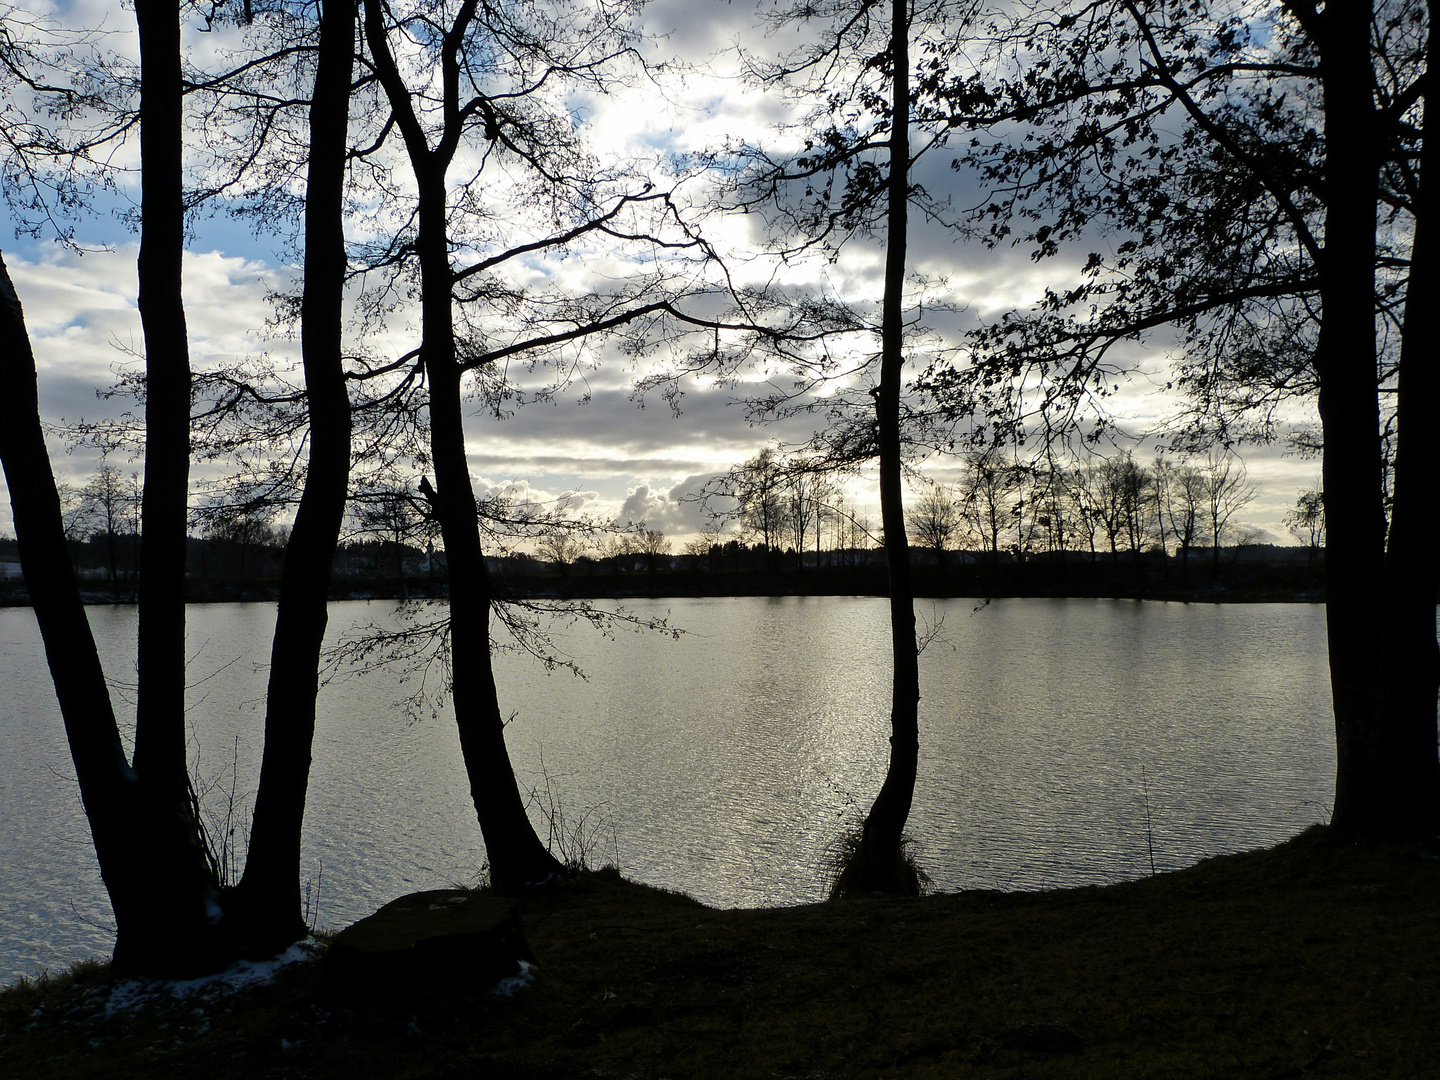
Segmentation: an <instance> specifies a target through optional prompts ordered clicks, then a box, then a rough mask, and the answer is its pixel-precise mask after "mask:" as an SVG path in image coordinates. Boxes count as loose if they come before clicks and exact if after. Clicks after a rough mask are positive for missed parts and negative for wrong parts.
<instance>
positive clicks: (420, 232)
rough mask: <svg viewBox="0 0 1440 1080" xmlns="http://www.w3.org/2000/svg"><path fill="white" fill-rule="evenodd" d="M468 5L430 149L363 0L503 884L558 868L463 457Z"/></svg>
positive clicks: (371, 5)
mask: <svg viewBox="0 0 1440 1080" xmlns="http://www.w3.org/2000/svg"><path fill="white" fill-rule="evenodd" d="M475 10H476V0H464V3H463V4H462V5H461V8H460V11H459V12H458V13H457V15H456V18H455V22H454V24H453V25H452V26H451V27H450V28H449V30H448V31H447V32H446V34H445V38H444V48H445V50H446V56H445V58H444V62H443V64H442V71H443V76H442V78H443V86H442V87H441V93H442V95H443V115H444V117H445V128H444V131H443V132H442V134H441V136H440V140H439V143H438V145H437V146H436V147H435V148H434V149H432V148H431V147H430V146H429V143H428V142H427V140H426V137H425V133H424V129H423V128H422V127H421V125H420V121H419V118H418V116H417V115H416V113H415V104H414V101H413V100H412V98H411V96H410V91H409V89H408V88H407V87H406V85H405V83H404V80H403V79H402V78H401V76H400V73H399V70H398V68H397V67H396V65H395V60H394V56H393V55H392V53H391V51H390V45H389V41H388V38H387V37H386V31H385V26H384V21H383V17H382V15H383V12H382V7H381V5H380V4H379V3H378V2H377V0H366V3H365V38H366V41H367V42H368V43H369V45H370V51H371V54H372V55H373V57H374V62H375V67H376V71H377V74H378V76H379V79H380V82H381V85H382V86H383V87H384V90H385V94H386V97H387V98H388V99H389V102H390V107H391V109H392V110H393V112H394V115H395V122H396V125H397V126H398V127H399V129H400V132H401V135H402V136H403V138H404V139H405V148H406V153H407V155H408V156H409V159H410V166H411V169H412V170H413V172H414V175H415V183H416V187H417V189H418V207H417V219H418V227H417V232H416V237H415V252H416V255H417V257H418V259H419V263H420V319H421V339H420V362H421V364H422V366H423V367H424V370H425V377H426V381H427V383H428V385H429V389H430V447H431V459H432V465H433V468H434V470H435V490H434V491H433V493H432V502H433V506H434V509H435V512H436V514H437V515H438V517H439V519H440V532H441V536H442V537H443V538H444V541H445V562H446V566H447V568H448V572H449V591H450V660H451V665H450V666H451V676H452V684H451V693H452V698H453V701H454V705H455V722H456V725H457V727H458V728H459V733H460V749H461V752H462V754H463V755H464V758H465V771H466V774H467V776H468V778H469V781H470V795H471V798H472V799H473V800H474V803H475V813H476V817H477V818H478V819H479V822H480V831H481V834H482V835H483V836H484V838H485V852H486V855H487V857H488V858H489V861H490V874H491V880H492V882H493V883H494V885H495V886H496V887H497V888H499V889H502V890H510V889H514V888H518V887H519V886H521V885H524V884H526V883H529V882H538V881H542V880H544V879H545V878H547V877H549V876H551V875H552V874H554V873H556V872H557V871H559V870H560V869H561V866H560V863H559V862H558V860H556V859H555V857H554V856H553V855H551V854H550V852H549V851H547V850H546V849H545V845H544V844H542V843H541V842H540V839H539V837H538V836H536V834H535V829H534V826H533V825H531V823H530V819H529V817H528V816H527V815H526V813H525V804H524V802H523V800H522V799H521V798H520V790H519V786H518V784H517V783H516V780H515V770H514V768H513V767H512V766H511V764H510V755H509V752H508V751H507V749H506V747H505V722H504V718H503V717H502V716H501V713H500V703H499V699H498V697H497V696H496V691H495V672H494V667H493V665H492V663H491V658H490V604H491V594H490V583H489V574H488V572H487V570H486V567H485V558H484V555H483V553H482V551H481V547H480V524H479V515H478V513H477V508H476V503H475V491H474V489H473V488H472V487H471V485H470V469H469V463H468V460H467V458H466V455H465V430H464V410H463V406H462V401H461V393H460V382H461V377H462V374H463V372H462V370H461V367H460V365H459V363H458V362H457V361H456V357H455V330H454V312H453V310H452V306H451V305H452V299H451V291H452V288H453V285H454V278H453V272H452V270H451V266H450V250H449V241H448V224H447V221H446V212H447V210H446V203H445V173H446V170H447V169H448V167H449V164H450V161H451V160H452V158H453V157H454V155H455V151H456V149H457V147H458V146H459V140H460V131H461V123H462V120H461V111H460V107H459V103H458V98H459V78H460V66H459V63H458V59H457V54H458V51H459V48H460V44H461V42H462V41H463V39H464V35H465V31H466V28H467V26H468V25H469V23H470V21H471V20H472V19H473V18H474V13H475Z"/></svg>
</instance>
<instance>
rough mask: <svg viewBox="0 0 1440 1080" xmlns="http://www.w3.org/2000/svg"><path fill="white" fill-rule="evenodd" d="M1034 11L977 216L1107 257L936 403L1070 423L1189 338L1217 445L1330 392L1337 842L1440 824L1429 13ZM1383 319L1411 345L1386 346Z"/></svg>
mask: <svg viewBox="0 0 1440 1080" xmlns="http://www.w3.org/2000/svg"><path fill="white" fill-rule="evenodd" d="M1010 14H1011V13H1009V12H1007V13H1006V17H1008V16H1009V15H1010ZM1013 15H1014V19H1013V21H1012V22H1009V23H1008V24H1007V23H1005V20H1004V18H1002V17H999V16H997V19H996V23H997V27H999V29H998V30H997V34H996V37H997V47H996V49H995V50H994V52H993V54H992V57H991V59H992V60H993V61H994V62H995V63H996V64H997V65H999V66H1001V67H1003V68H1005V71H1004V75H1009V76H1014V77H1010V78H1006V77H1003V76H1001V77H997V78H995V79H994V80H991V84H990V87H989V99H988V100H987V101H986V102H985V105H984V108H983V109H977V110H976V112H974V113H969V114H958V115H957V117H956V119H957V122H959V123H964V122H966V121H967V120H968V119H973V118H975V117H976V116H977V115H979V114H981V113H983V114H984V117H985V120H986V122H987V123H988V124H989V125H991V126H990V127H989V130H990V131H991V132H994V133H995V137H993V138H992V137H990V136H980V137H977V138H976V140H975V142H974V144H973V149H972V152H971V153H969V154H968V155H967V157H968V159H969V161H970V162H971V163H972V164H973V165H975V166H976V167H977V168H978V169H979V170H980V175H981V176H982V178H983V179H984V180H985V181H988V185H989V190H990V192H991V193H993V196H994V197H993V198H983V199H982V200H980V203H979V205H980V217H981V219H982V220H984V221H986V222H988V223H989V226H990V236H991V238H992V239H993V240H994V241H995V242H1006V241H1008V239H1009V238H1010V237H1012V235H1013V236H1015V237H1017V238H1018V240H1017V242H1020V243H1024V244H1026V245H1028V246H1029V247H1030V248H1031V250H1032V252H1033V254H1034V255H1035V257H1036V258H1046V257H1049V256H1051V255H1054V254H1057V253H1059V252H1061V251H1068V250H1071V249H1072V248H1073V247H1075V246H1081V251H1087V250H1088V251H1089V252H1090V254H1089V255H1088V258H1085V259H1084V262H1083V272H1082V274H1081V276H1080V278H1079V279H1078V280H1077V281H1076V282H1075V283H1074V284H1073V286H1072V287H1070V288H1065V289H1055V290H1052V291H1048V292H1047V293H1046V295H1045V297H1044V298H1043V300H1042V301H1041V302H1040V304H1039V305H1037V307H1036V309H1035V310H1034V311H1033V312H1031V313H1030V314H1029V315H1026V316H1022V317H1011V318H1006V319H1001V320H997V321H996V322H994V323H992V324H990V325H989V326H987V327H985V328H984V329H983V330H982V331H980V332H979V333H978V334H977V335H975V336H974V338H973V339H972V343H973V344H974V345H975V352H974V353H973V354H972V355H973V356H974V357H975V359H976V361H977V363H976V365H975V366H974V367H973V368H970V369H968V374H967V372H966V371H962V370H960V369H957V368H954V367H953V366H949V365H946V364H940V365H937V368H936V371H935V373H934V375H935V378H933V379H932V380H927V386H929V387H930V388H932V389H934V390H935V391H936V392H937V393H939V394H940V395H941V396H942V397H943V396H944V395H945V393H946V392H952V393H953V394H954V399H955V406H956V408H958V409H962V410H970V409H973V408H975V407H976V406H977V403H979V404H980V405H983V406H984V407H985V408H987V409H988V410H989V411H990V412H991V413H992V414H993V415H997V416H1004V417H1008V418H1010V419H1011V421H1013V422H1019V421H1020V419H1021V418H1028V420H1029V421H1031V422H1034V421H1036V420H1037V418H1038V415H1039V414H1040V413H1044V414H1046V416H1047V420H1046V423H1047V425H1049V426H1053V425H1054V424H1057V423H1060V422H1064V421H1065V420H1066V418H1073V417H1074V416H1075V415H1076V413H1078V412H1080V411H1084V410H1086V409H1088V408H1089V407H1090V406H1091V405H1092V404H1094V403H1096V402H1101V403H1103V401H1104V400H1105V398H1106V397H1107V396H1108V395H1109V394H1111V393H1113V392H1114V390H1115V388H1116V387H1117V385H1118V377H1120V376H1121V369H1122V367H1123V365H1122V364H1121V363H1119V362H1117V361H1116V360H1115V355H1116V354H1115V353H1114V352H1113V351H1112V346H1114V345H1115V344H1117V343H1119V342H1122V341H1129V340H1134V339H1137V338H1143V337H1145V336H1147V335H1148V334H1150V333H1152V332H1154V331H1156V330H1158V329H1160V328H1165V329H1166V330H1167V332H1172V333H1174V332H1178V334H1179V336H1180V337H1181V339H1182V340H1183V343H1184V357H1185V359H1184V360H1183V361H1182V363H1181V367H1180V371H1179V379H1178V381H1179V383H1180V385H1181V386H1182V387H1184V388H1185V389H1188V390H1189V391H1191V392H1192V394H1193V395H1194V400H1195V402H1196V405H1195V410H1194V415H1195V418H1196V420H1197V424H1198V427H1199V430H1200V433H1201V435H1202V436H1204V437H1209V438H1219V439H1221V440H1222V441H1223V440H1224V439H1225V438H1227V437H1229V432H1230V430H1231V429H1232V428H1233V427H1235V426H1236V425H1239V426H1240V427H1241V429H1242V430H1243V429H1244V428H1245V426H1246V425H1249V426H1250V428H1251V430H1253V431H1256V432H1257V433H1258V434H1260V435H1262V436H1264V435H1268V434H1270V433H1272V432H1273V431H1274V430H1275V425H1276V410H1277V408H1278V406H1279V405H1280V404H1281V403H1282V402H1285V401H1286V400H1288V399H1291V398H1294V397H1296V396H1303V397H1306V398H1308V399H1310V400H1311V401H1313V402H1314V403H1315V406H1316V408H1317V410H1318V413H1319V418H1320V433H1321V442H1322V478H1323V490H1324V496H1325V505H1326V508H1327V511H1328V515H1329V520H1328V536H1327V540H1328V543H1327V559H1326V575H1327V605H1326V620H1327V633H1328V638H1329V647H1330V669H1331V689H1332V697H1333V700H1334V712H1335V720H1336V742H1337V774H1336V802H1335V812H1334V823H1335V825H1336V826H1337V827H1339V828H1342V829H1353V830H1357V831H1360V832H1364V833H1369V834H1378V833H1392V832H1397V831H1398V832H1404V833H1413V834H1416V835H1420V834H1424V835H1429V834H1430V833H1433V831H1434V829H1435V827H1436V824H1437V822H1440V762H1437V758H1436V741H1437V723H1436V699H1437V690H1440V647H1437V642H1436V636H1435V611H1434V597H1435V595H1436V589H1437V584H1440V580H1437V574H1440V567H1437V561H1436V560H1435V559H1434V558H1433V557H1431V554H1430V547H1429V544H1430V541H1429V539H1428V538H1430V537H1433V535H1434V530H1433V528H1432V527H1431V525H1432V522H1431V515H1432V514H1433V512H1434V511H1433V502H1434V500H1433V499H1431V498H1430V497H1429V495H1428V492H1429V490H1430V489H1431V488H1433V485H1434V482H1435V477H1436V476H1437V475H1440V441H1437V440H1436V439H1435V438H1434V437H1433V436H1432V435H1431V434H1430V432H1429V427H1430V426H1431V423H1430V420H1429V417H1428V412H1429V410H1430V408H1431V407H1432V404H1433V402H1434V401H1435V400H1436V399H1437V394H1440V382H1437V380H1440V373H1437V371H1436V368H1435V365H1434V364H1431V363H1429V362H1428V360H1426V359H1424V357H1425V356H1428V354H1429V352H1430V351H1433V350H1431V348H1430V346H1429V342H1430V339H1431V337H1432V336H1433V335H1431V334H1430V333H1429V330H1428V326H1429V319H1430V318H1431V317H1432V316H1431V314H1430V312H1431V308H1432V304H1431V299H1430V298H1431V297H1433V295H1434V254H1433V247H1434V240H1433V229H1434V223H1433V218H1434V215H1433V204H1434V198H1435V195H1434V189H1435V177H1436V176H1437V175H1440V172H1437V169H1436V168H1434V167H1427V165H1429V163H1430V162H1432V161H1433V158H1434V154H1435V153H1436V151H1435V149H1434V147H1433V145H1432V144H1431V143H1430V142H1427V141H1426V140H1425V138H1424V129H1425V123H1426V121H1427V120H1428V118H1429V113H1430V109H1429V98H1430V95H1429V94H1427V93H1426V92H1425V89H1426V86H1427V82H1428V79H1429V64H1430V62H1431V59H1432V57H1433V54H1434V49H1435V41H1434V34H1433V33H1432V32H1431V25H1430V12H1429V9H1428V6H1426V5H1422V4H1418V3H1406V2H1402V3H1399V4H1394V5H1390V4H1355V3H1352V4H1325V5H1321V4H1318V3H1316V2H1313V0H1292V2H1287V3H1284V4H1282V5H1279V6H1277V7H1276V8H1275V9H1273V12H1272V13H1271V15H1270V17H1269V18H1266V19H1263V20H1257V19H1256V18H1255V16H1254V12H1253V11H1251V10H1250V9H1247V8H1243V7H1242V8H1235V7H1233V6H1229V5H1212V4H1208V3H1190V2H1182V0H1114V2H1107V3H1102V4H1092V3H1087V2H1080V3H1075V4H1064V5H1061V6H1060V7H1059V9H1056V8H1053V7H1050V6H1044V7H1043V9H1042V8H1041V7H1039V6H1037V7H1036V8H1034V9H1027V8H1020V9H1014V11H1013ZM955 81H956V83H957V85H961V84H963V85H967V86H970V85H973V82H974V76H972V75H971V74H970V69H967V70H966V71H965V72H963V73H957V74H956V76H955ZM1002 133H1003V134H1002ZM1101 228H1109V229H1112V230H1114V233H1115V235H1116V243H1114V244H1113V245H1111V247H1110V249H1109V252H1108V253H1101V252H1100V251H1098V250H1097V247H1098V245H1095V244H1094V243H1093V242H1092V240H1091V237H1092V236H1093V234H1094V232H1096V231H1097V230H1099V229H1101ZM1382 229H1383V231H1382ZM1377 320H1378V321H1377ZM1377 327H1378V328H1379V329H1380V330H1382V331H1383V332H1384V333H1385V334H1386V335H1387V340H1389V341H1391V342H1393V341H1395V340H1398V341H1399V348H1398V350H1395V349H1393V347H1391V348H1387V349H1384V350H1382V348H1381V345H1380V339H1379V337H1378V335H1377ZM1032 376H1034V378H1033V379H1032ZM1382 402H1383V404H1382ZM1092 421H1094V422H1103V416H1094V417H1092ZM1387 428H1388V430H1389V431H1390V433H1391V435H1392V436H1393V445H1394V457H1393V460H1391V461H1389V462H1388V464H1389V468H1388V469H1387V455H1386V444H1385V438H1386V431H1387ZM1091 430H1092V431H1093V428H1092V429H1091ZM1387 473H1388V474H1393V494H1392V493H1391V481H1390V480H1389V478H1388V476H1387ZM1387 495H1390V497H1389V499H1388V501H1387Z"/></svg>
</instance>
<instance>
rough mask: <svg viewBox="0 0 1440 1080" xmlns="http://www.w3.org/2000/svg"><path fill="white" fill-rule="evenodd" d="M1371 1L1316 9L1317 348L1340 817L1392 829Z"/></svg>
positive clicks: (1339, 821) (1360, 825)
mask: <svg viewBox="0 0 1440 1080" xmlns="http://www.w3.org/2000/svg"><path fill="white" fill-rule="evenodd" d="M1369 18H1370V13H1369V5H1360V4H1339V5H1327V6H1326V8H1325V9H1324V12H1323V14H1321V15H1319V16H1317V20H1318V23H1319V33H1318V35H1317V37H1318V41H1317V44H1318V45H1319V50H1320V76H1321V84H1322V89H1323V94H1324V115H1325V120H1324V123H1325V145H1326V176H1325V198H1326V213H1325V246H1324V248H1323V251H1322V253H1321V257H1320V260H1319V267H1318V270H1319V276H1320V296H1321V307H1322V317H1321V323H1320V332H1319V337H1318V339H1317V342H1316V348H1315V368H1316V372H1317V374H1318V376H1319V383H1320V394H1319V411H1320V421H1321V426H1322V431H1323V436H1324V456H1323V459H1322V472H1323V477H1324V488H1325V505H1326V510H1327V515H1326V516H1327V522H1328V524H1329V555H1330V557H1329V558H1327V560H1326V564H1327V570H1326V579H1327V580H1326V584H1327V590H1326V612H1325V617H1326V629H1327V632H1328V636H1329V648H1330V683H1331V692H1332V695H1333V698H1334V706H1335V737H1336V758H1337V763H1336V777H1335V812H1334V817H1333V822H1334V824H1335V825H1336V826H1337V827H1338V828H1342V829H1353V830H1358V831H1361V832H1373V831H1376V830H1382V829H1384V828H1385V827H1386V822H1385V818H1386V817H1387V814H1386V812H1385V809H1384V808H1385V804H1386V802H1387V801H1388V796H1387V792H1386V788H1387V787H1388V785H1389V784H1391V783H1392V782H1393V778H1391V777H1389V776H1387V775H1386V774H1385V767H1384V766H1385V761H1384V755H1383V753H1382V747H1381V739H1380V730H1379V725H1380V713H1379V705H1380V702H1379V686H1378V682H1377V675H1378V673H1379V671H1380V670H1381V660H1382V657H1381V648H1380V639H1381V634H1379V633H1377V632H1376V630H1377V627H1376V625H1375V619H1376V616H1377V614H1378V606H1379V603H1380V601H1381V598H1382V595H1383V594H1382V585H1383V577H1382V562H1383V554H1384V544H1385V514H1384V505H1383V494H1384V491H1385V484H1384V463H1383V458H1382V455H1381V446H1380V435H1379V432H1380V416H1379V406H1378V403H1377V401H1376V394H1375V375H1376V355H1375V318H1374V311H1373V307H1372V304H1371V302H1370V300H1369V298H1370V297H1372V296H1374V295H1375V289H1374V285H1375V281H1374V278H1375V271H1374V267H1375V204H1376V197H1377V194H1378V161H1377V150H1378V147H1377V146H1376V145H1375V136H1374V133H1375V131H1376V130H1377V126H1378V125H1377V119H1376V117H1375V115H1374V104H1373V100H1372V96H1371V95H1372V74H1371V67H1370V49H1369V42H1370V25H1369Z"/></svg>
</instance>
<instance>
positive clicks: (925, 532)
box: [905, 484, 960, 566]
mask: <svg viewBox="0 0 1440 1080" xmlns="http://www.w3.org/2000/svg"><path fill="white" fill-rule="evenodd" d="M905 520H906V522H907V523H908V525H909V528H910V534H911V535H912V536H914V537H915V543H916V545H917V546H918V547H922V548H927V549H929V550H930V551H931V552H932V553H933V554H934V556H935V563H936V565H937V566H944V565H945V554H946V552H947V551H949V550H950V548H951V546H953V544H954V542H955V538H956V536H957V535H958V534H959V532H960V510H959V508H958V507H957V506H956V505H955V499H954V496H953V495H952V493H951V491H950V489H949V488H947V487H945V486H944V485H943V484H933V485H927V486H926V488H925V491H924V493H923V494H922V495H921V496H920V498H919V499H917V500H916V501H915V503H914V504H913V505H912V506H911V508H910V512H909V513H908V514H907V515H906V519H905Z"/></svg>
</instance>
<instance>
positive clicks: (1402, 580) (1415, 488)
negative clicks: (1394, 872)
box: [1311, 26, 1440, 837]
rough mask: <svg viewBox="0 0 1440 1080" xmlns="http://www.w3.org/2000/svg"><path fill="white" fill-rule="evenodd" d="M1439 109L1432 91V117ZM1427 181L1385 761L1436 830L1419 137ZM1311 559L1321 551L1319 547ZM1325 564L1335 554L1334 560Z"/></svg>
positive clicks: (1428, 346)
mask: <svg viewBox="0 0 1440 1080" xmlns="http://www.w3.org/2000/svg"><path fill="white" fill-rule="evenodd" d="M1433 30H1434V28H1433V26H1432V28H1431V31H1432V32H1431V36H1430V40H1429V42H1428V44H1427V48H1426V60H1427V63H1426V69H1427V70H1429V67H1430V64H1431V63H1432V62H1433V60H1434V58H1435V53H1436V48H1435V37H1434V32H1433ZM1432 111H1433V110H1431V108H1430V95H1428V94H1427V95H1426V98H1425V113H1424V115H1425V118H1426V119H1428V118H1429V115H1430V113H1431V112H1432ZM1421 147H1422V149H1421V156H1420V187H1419V192H1418V194H1417V197H1416V207H1415V232H1414V236H1413V237H1412V240H1411V251H1410V276H1409V281H1408V283H1407V288H1406V294H1405V295H1406V302H1405V322H1404V328H1403V336H1402V340H1401V346H1400V373H1399V380H1398V385H1397V391H1396V418H1395V432H1396V437H1395V446H1396V449H1395V464H1394V470H1395V472H1394V495H1393V500H1392V503H1391V515H1390V543H1389V550H1388V552H1387V553H1386V560H1385V605H1384V615H1383V624H1382V625H1383V630H1384V649H1383V663H1384V667H1383V669H1382V674H1381V676H1380V690H1381V708H1382V710H1383V713H1382V716H1383V723H1384V725H1385V731H1384V739H1385V743H1386V753H1385V754H1384V756H1385V757H1386V758H1387V759H1388V760H1387V762H1386V764H1385V766H1384V768H1385V771H1386V772H1388V773H1389V775H1390V782H1389V784H1388V786H1386V787H1385V789H1384V790H1386V791H1388V792H1389V793H1390V795H1391V803H1390V805H1389V806H1388V808H1387V809H1386V814H1387V815H1388V816H1389V817H1390V818H1391V819H1392V820H1393V822H1394V823H1395V826H1396V828H1397V830H1398V831H1401V832H1405V833H1409V834H1411V835H1420V836H1427V837H1428V836H1431V835H1433V834H1434V833H1435V832H1436V831H1437V829H1440V764H1437V759H1436V736H1437V730H1436V728H1437V725H1436V709H1435V702H1436V694H1437V692H1440V649H1437V645H1436V638H1435V599H1436V593H1437V590H1440V562H1437V560H1436V557H1435V547H1434V545H1435V537H1436V535H1437V529H1440V508H1437V505H1436V501H1435V495H1434V485H1435V482H1436V478H1437V477H1440V439H1437V437H1436V433H1435V431H1434V421H1433V419H1432V418H1431V416H1430V415H1429V410H1431V409H1433V407H1434V404H1435V402H1436V401H1440V372H1437V370H1436V365H1435V359H1434V356H1433V349H1434V332H1433V328H1432V326H1431V323H1430V320H1431V319H1433V318H1434V312H1435V309H1436V305H1437V302H1440V296H1437V293H1436V276H1435V250H1434V209H1435V188H1436V181H1437V179H1440V150H1437V149H1436V147H1435V145H1433V144H1432V143H1430V142H1428V141H1424V142H1422V143H1421ZM1311 550H1312V554H1311V560H1312V565H1313V560H1314V554H1313V551H1314V549H1313V547H1312V549H1311ZM1327 562H1328V560H1327Z"/></svg>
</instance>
